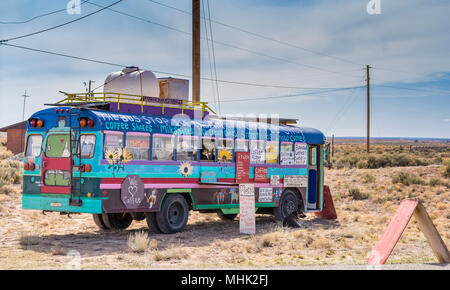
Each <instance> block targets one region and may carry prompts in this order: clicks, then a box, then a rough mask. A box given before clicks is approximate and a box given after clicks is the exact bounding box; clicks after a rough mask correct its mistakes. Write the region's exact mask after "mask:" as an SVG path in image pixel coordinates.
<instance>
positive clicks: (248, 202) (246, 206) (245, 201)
mask: <svg viewBox="0 0 450 290" xmlns="http://www.w3.org/2000/svg"><path fill="white" fill-rule="evenodd" d="M239 232H240V233H241V234H248V235H254V234H255V232H256V225H255V187H254V185H253V184H248V183H247V184H239Z"/></svg>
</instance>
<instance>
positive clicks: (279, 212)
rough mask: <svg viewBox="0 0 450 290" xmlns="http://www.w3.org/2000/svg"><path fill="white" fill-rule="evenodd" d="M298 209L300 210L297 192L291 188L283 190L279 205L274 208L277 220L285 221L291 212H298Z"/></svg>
mask: <svg viewBox="0 0 450 290" xmlns="http://www.w3.org/2000/svg"><path fill="white" fill-rule="evenodd" d="M297 211H298V198H297V194H296V193H295V192H294V191H292V190H290V189H286V190H285V191H284V192H283V195H282V196H281V199H280V204H279V206H278V207H276V208H274V209H273V214H274V216H275V220H277V221H283V220H284V219H285V218H286V217H288V216H289V215H290V214H292V213H296V212H297Z"/></svg>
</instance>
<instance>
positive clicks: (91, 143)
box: [80, 134, 96, 159]
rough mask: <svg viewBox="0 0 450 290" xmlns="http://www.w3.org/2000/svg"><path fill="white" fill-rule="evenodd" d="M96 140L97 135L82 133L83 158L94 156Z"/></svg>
mask: <svg viewBox="0 0 450 290" xmlns="http://www.w3.org/2000/svg"><path fill="white" fill-rule="evenodd" d="M95 140H96V136H95V135H93V134H81V135H80V145H81V147H80V148H81V158H84V159H91V158H92V157H94V151H95Z"/></svg>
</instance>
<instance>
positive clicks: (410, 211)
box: [367, 199, 450, 265]
mask: <svg viewBox="0 0 450 290" xmlns="http://www.w3.org/2000/svg"><path fill="white" fill-rule="evenodd" d="M413 215H414V217H415V218H416V220H417V222H418V224H419V229H420V230H421V231H422V233H423V234H424V235H425V237H426V239H427V241H428V243H429V244H430V246H431V249H432V250H433V253H434V255H435V256H436V258H437V259H438V261H439V263H449V262H450V254H449V251H448V249H447V246H446V245H445V243H444V241H443V240H442V238H441V236H440V235H439V232H438V231H437V229H436V227H435V226H434V224H433V221H432V220H431V218H430V217H429V216H428V213H427V211H426V210H425V208H424V207H423V205H422V204H421V203H420V202H419V201H417V200H410V199H405V200H403V201H402V202H401V203H400V206H399V207H398V209H397V212H396V213H395V215H394V217H393V218H392V220H391V222H390V223H389V225H388V226H387V228H386V230H385V231H384V233H383V235H382V236H381V239H380V240H379V241H378V243H377V244H376V245H375V247H374V248H373V249H372V252H371V253H370V256H369V258H368V259H367V262H368V263H369V264H370V265H380V264H384V263H385V262H386V260H387V259H388V258H389V255H390V254H391V253H392V250H393V249H394V247H395V245H396V244H397V242H398V240H399V239H400V237H401V235H402V233H403V231H404V230H405V228H406V226H407V225H408V223H409V221H410V220H411V217H412V216H413Z"/></svg>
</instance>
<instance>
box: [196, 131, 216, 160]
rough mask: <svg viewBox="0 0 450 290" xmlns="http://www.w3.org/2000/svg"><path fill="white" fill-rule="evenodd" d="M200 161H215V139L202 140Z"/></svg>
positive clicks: (206, 138)
mask: <svg viewBox="0 0 450 290" xmlns="http://www.w3.org/2000/svg"><path fill="white" fill-rule="evenodd" d="M200 161H212V162H215V161H216V139H215V138H208V137H205V138H202V150H201V152H200Z"/></svg>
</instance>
